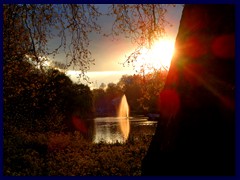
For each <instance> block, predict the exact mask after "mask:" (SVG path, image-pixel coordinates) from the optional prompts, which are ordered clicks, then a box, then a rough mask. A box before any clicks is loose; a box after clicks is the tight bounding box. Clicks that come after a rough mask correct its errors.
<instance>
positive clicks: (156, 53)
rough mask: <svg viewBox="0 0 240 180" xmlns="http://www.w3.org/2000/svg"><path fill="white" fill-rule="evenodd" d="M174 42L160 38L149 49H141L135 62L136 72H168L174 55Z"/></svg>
mask: <svg viewBox="0 0 240 180" xmlns="http://www.w3.org/2000/svg"><path fill="white" fill-rule="evenodd" d="M174 43H175V41H174V40H173V39H170V38H161V39H159V40H157V41H155V42H154V43H153V45H152V48H151V49H147V48H143V49H142V50H141V52H140V55H139V56H138V57H137V59H136V62H135V69H136V71H143V70H144V71H145V73H148V72H151V71H152V70H153V69H160V68H163V69H165V70H168V69H169V67H170V64H171V60H172V57H173V54H174Z"/></svg>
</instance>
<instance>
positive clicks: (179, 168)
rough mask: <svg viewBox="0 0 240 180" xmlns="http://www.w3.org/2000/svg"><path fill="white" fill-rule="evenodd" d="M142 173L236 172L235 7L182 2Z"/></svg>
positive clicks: (224, 173) (206, 173)
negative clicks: (157, 118)
mask: <svg viewBox="0 0 240 180" xmlns="http://www.w3.org/2000/svg"><path fill="white" fill-rule="evenodd" d="M175 49H176V53H175V55H174V57H173V59H172V63H171V67H170V70H169V73H168V77H167V80H166V84H165V87H164V89H163V91H162V92H161V93H160V97H159V108H160V112H161V119H160V120H159V122H158V126H157V130H156V133H155V135H154V137H153V139H152V142H151V144H150V147H149V149H148V152H147V155H146V156H145V158H144V159H143V162H142V175H234V174H235V6H234V5H185V7H184V10H183V14H182V18H181V21H180V26H179V31H178V35H177V38H176V44H175Z"/></svg>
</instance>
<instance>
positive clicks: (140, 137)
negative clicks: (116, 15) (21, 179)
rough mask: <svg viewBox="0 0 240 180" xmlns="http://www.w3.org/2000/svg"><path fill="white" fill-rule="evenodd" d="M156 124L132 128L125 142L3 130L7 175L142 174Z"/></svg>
mask: <svg viewBox="0 0 240 180" xmlns="http://www.w3.org/2000/svg"><path fill="white" fill-rule="evenodd" d="M154 130H155V127H154V126H146V127H144V128H141V132H139V131H138V127H134V128H132V130H131V133H130V136H129V139H128V141H127V142H126V143H124V144H120V143H115V144H105V143H103V142H102V143H99V144H94V143H92V142H90V141H88V140H86V139H84V138H83V137H82V136H81V134H79V133H78V132H74V133H59V134H56V133H53V132H47V133H30V132H26V131H24V130H21V129H17V128H14V127H5V131H4V175H10V176H41V175H46V176H85V175H89V176H112V175H115V176H140V175H141V161H142V159H143V158H144V156H145V154H146V152H147V149H148V147H149V144H150V142H151V139H152V134H153V132H154Z"/></svg>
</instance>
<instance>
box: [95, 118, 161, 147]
mask: <svg viewBox="0 0 240 180" xmlns="http://www.w3.org/2000/svg"><path fill="white" fill-rule="evenodd" d="M129 120H130V126H131V127H136V126H137V128H138V130H139V131H141V127H142V126H146V125H150V126H152V125H156V123H157V122H156V121H148V120H147V118H146V117H130V118H129ZM94 122H95V136H94V142H95V143H99V142H106V143H115V142H119V143H123V142H125V139H124V134H123V133H122V132H121V128H120V127H119V118H118V117H98V118H95V119H94Z"/></svg>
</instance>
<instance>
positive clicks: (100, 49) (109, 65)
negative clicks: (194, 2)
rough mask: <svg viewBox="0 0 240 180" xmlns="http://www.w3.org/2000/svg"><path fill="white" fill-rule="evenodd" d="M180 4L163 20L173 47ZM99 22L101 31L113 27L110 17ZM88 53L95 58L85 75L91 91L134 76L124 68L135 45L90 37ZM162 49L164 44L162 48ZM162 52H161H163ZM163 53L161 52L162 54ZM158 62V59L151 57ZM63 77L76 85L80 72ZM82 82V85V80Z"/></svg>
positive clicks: (124, 41)
mask: <svg viewBox="0 0 240 180" xmlns="http://www.w3.org/2000/svg"><path fill="white" fill-rule="evenodd" d="M106 7H107V5H101V8H102V9H106ZM182 9H183V6H182V5H176V7H171V6H170V7H168V10H167V13H166V16H165V17H166V20H167V21H168V22H170V23H171V24H172V27H170V26H166V27H165V31H166V36H167V38H170V39H171V40H172V44H173V46H174V41H175V38H176V35H177V32H178V27H179V21H180V18H181V14H182ZM99 23H100V24H101V26H102V27H103V31H104V32H110V31H111V27H112V18H111V17H103V18H101V19H100V20H99ZM90 39H91V40H92V41H91V44H90V51H91V52H92V57H93V58H94V59H95V62H94V63H95V65H91V67H90V70H89V71H88V72H87V73H86V75H87V76H88V77H89V81H90V82H92V83H91V84H88V85H89V87H90V88H91V89H94V88H99V86H100V85H101V83H104V84H106V85H107V84H108V83H117V82H118V81H119V79H120V78H121V77H122V75H125V74H128V75H133V74H134V73H136V69H134V68H133V67H132V66H131V65H130V66H123V65H122V64H121V63H123V62H124V61H125V60H126V57H127V56H128V55H130V53H131V52H133V51H134V45H133V44H132V43H131V41H130V40H128V39H126V38H123V37H119V38H118V39H117V40H113V39H112V38H110V37H104V36H102V35H93V36H92V37H90ZM163 46H165V45H163ZM161 47H162V46H161V45H160V46H158V49H157V51H160V49H161ZM163 51H164V50H163ZM163 53H164V52H163ZM155 56H156V55H155ZM63 58H64V56H63V55H61V54H59V55H58V56H56V59H58V60H59V61H61V62H65V60H64V59H63ZM154 58H155V59H156V61H158V59H157V58H158V56H156V57H154ZM66 74H67V75H68V76H69V77H70V78H71V79H72V80H73V82H78V79H77V77H78V74H79V72H77V71H73V70H69V71H67V72H66ZM81 83H85V84H86V82H84V81H81Z"/></svg>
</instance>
